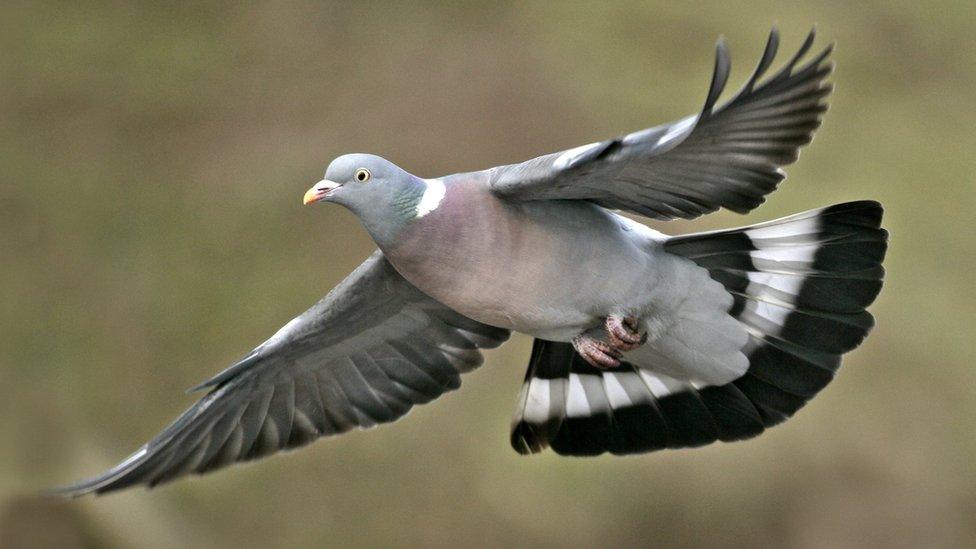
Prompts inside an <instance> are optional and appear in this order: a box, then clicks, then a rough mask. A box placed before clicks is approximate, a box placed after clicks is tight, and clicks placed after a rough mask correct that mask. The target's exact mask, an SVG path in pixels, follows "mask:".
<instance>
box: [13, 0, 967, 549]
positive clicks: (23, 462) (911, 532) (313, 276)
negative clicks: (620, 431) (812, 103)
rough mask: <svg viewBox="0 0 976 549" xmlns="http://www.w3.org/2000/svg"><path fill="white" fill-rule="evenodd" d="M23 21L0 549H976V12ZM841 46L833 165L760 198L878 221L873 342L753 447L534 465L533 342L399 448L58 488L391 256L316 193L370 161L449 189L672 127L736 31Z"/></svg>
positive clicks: (371, 443)
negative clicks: (868, 212)
mask: <svg viewBox="0 0 976 549" xmlns="http://www.w3.org/2000/svg"><path fill="white" fill-rule="evenodd" d="M157 4H159V3H150V2H145V3H141V4H140V3H126V2H118V3H100V2H99V3H91V4H88V5H87V6H82V5H78V4H72V3H63V2H4V4H3V7H2V8H0V10H2V17H0V107H2V113H3V114H2V115H0V174H2V176H0V177H2V179H0V440H2V441H3V442H2V445H0V546H3V547H16V546H31V547H39V546H43V545H45V544H54V545H56V546H59V547H73V546H92V547H95V546H97V547H102V546H110V547H111V546H116V547H130V546H137V547H173V546H203V547H214V546H245V547H263V546H272V545H282V546H367V547H370V546H374V547H384V546H429V547H436V546H458V545H469V546H505V545H520V546H537V547H547V546H564V547H586V546H589V547H594V546H649V545H653V546H674V547H682V546H696V547H702V546H716V547H725V546H729V545H745V544H765V545H773V546H794V547H843V546H906V547H917V546H930V547H931V546H961V547H971V546H973V544H974V543H976V518H974V517H976V466H974V461H976V459H974V458H976V436H974V432H976V383H974V368H973V356H974V355H976V352H974V351H976V349H974V343H973V342H974V336H976V333H974V319H976V299H974V298H973V292H972V285H973V278H972V273H973V272H976V259H974V258H976V253H974V251H976V250H974V246H976V235H974V231H973V221H974V218H973V211H976V198H974V197H976V185H974V183H973V181H974V167H976V162H974V153H973V151H974V150H976V131H974V130H973V128H974V122H976V120H974V116H973V109H974V106H976V92H974V89H976V41H974V40H973V38H972V29H973V27H974V24H976V5H974V3H973V2H971V1H968V0H967V1H959V2H941V3H924V2H915V1H909V0H904V1H898V2H857V3H851V2H829V3H818V4H816V5H815V4H812V3H806V4H803V5H792V4H791V5H788V6H787V5H781V4H780V3H774V2H750V3H748V4H745V5H734V4H732V3H727V2H712V3H708V4H707V5H697V6H695V7H692V6H690V5H687V6H686V5H685V4H683V3H673V2H665V1H659V2H621V3H615V4H613V5H606V4H605V3H603V2H580V3H572V4H570V3H560V4H550V3H543V2H500V3H498V2H491V3H483V4H477V3H472V4H463V5H457V6H454V5H452V6H443V5H438V4H436V3H430V4H411V5H409V6H408V5H407V4H405V3H404V4H356V5H353V4H351V3H318V2H315V3H289V4H275V3H258V4H252V5H249V6H247V7H245V6H243V5H242V4H240V3H226V4H223V5H221V4H217V5H214V4H209V5H208V6H207V7H201V6H199V5H193V7H184V8H181V7H176V6H173V5H157ZM774 22H777V23H779V25H780V29H781V31H782V35H783V48H782V50H781V54H782V55H786V54H789V53H792V51H793V50H794V49H795V48H796V47H797V46H798V45H799V43H800V41H801V40H802V39H803V37H804V35H805V33H806V32H807V30H808V29H809V27H810V26H811V25H812V24H813V23H817V24H818V27H819V31H820V43H821V44H824V43H826V42H827V41H831V40H833V41H836V43H837V51H836V55H835V59H836V62H837V70H836V73H835V75H834V77H833V80H834V82H835V83H836V88H837V89H836V91H835V93H834V95H833V98H832V109H831V111H830V112H829V113H828V115H827V117H826V120H825V123H824V126H823V128H822V129H821V130H820V132H819V134H818V137H817V139H816V141H815V142H814V144H813V145H812V146H810V147H808V148H807V149H805V151H804V154H803V157H802V158H801V161H800V162H799V163H798V164H797V165H795V166H793V167H791V168H790V169H789V174H790V177H789V179H788V180H787V182H785V183H784V184H783V186H782V187H781V190H779V191H778V192H777V193H775V194H774V195H772V196H771V197H770V199H769V201H768V203H767V204H766V205H765V206H763V207H762V208H760V209H759V210H757V211H756V212H754V213H753V214H751V215H750V216H748V217H745V218H743V217H740V216H736V215H733V214H729V213H721V214H717V215H713V216H710V217H707V218H705V219H702V220H700V221H698V222H695V223H672V224H656V225H655V228H657V229H659V230H664V231H666V232H686V231H692V230H705V229H712V228H718V227H724V226H730V225H740V224H744V223H748V222H758V221H762V220H767V219H772V218H775V217H779V216H782V215H786V214H789V213H793V212H796V211H799V210H805V209H809V208H814V207H818V206H823V205H827V204H831V203H835V202H840V201H845V200H853V199H860V198H874V199H877V200H880V201H881V202H883V203H884V205H885V206H886V208H887V217H886V226H887V228H888V229H889V230H890V231H891V235H892V240H891V248H890V251H889V255H888V260H887V262H886V266H887V268H888V279H887V283H886V287H885V290H884V291H883V293H882V294H881V297H880V299H879V300H878V302H877V303H876V304H875V306H874V307H873V308H872V311H873V312H874V314H875V315H876V317H877V319H878V326H877V328H876V329H875V331H874V333H873V334H872V336H871V337H870V338H868V340H867V342H866V343H865V345H864V346H863V347H862V348H861V349H859V350H857V351H855V352H853V353H851V354H850V355H849V356H848V358H847V359H846V362H845V367H844V368H842V370H841V371H840V374H839V376H838V378H837V379H836V380H835V382H834V383H833V384H832V385H831V386H830V387H829V388H828V389H826V390H825V391H824V392H823V393H822V394H821V395H820V396H819V397H818V398H817V399H815V400H814V401H813V402H812V403H811V404H810V405H809V406H808V407H807V408H805V409H804V410H802V411H801V412H800V413H799V414H798V415H797V416H796V417H795V418H794V419H792V420H791V421H789V422H788V423H786V424H784V425H783V426H780V427H777V428H775V429H773V430H771V431H769V432H767V433H766V434H764V435H763V436H762V437H760V438H758V439H755V440H752V441H749V442H744V443H737V444H731V445H727V444H717V445H713V446H710V447H706V448H702V449H697V450H689V451H670V452H663V453H656V454H650V455H645V456H641V457H633V458H612V457H601V458H597V459H568V458H559V457H557V456H555V455H554V454H552V453H547V454H545V455H540V456H535V457H530V458H525V457H520V456H518V455H516V454H515V452H513V451H512V450H511V449H510V448H509V445H508V428H509V418H510V414H511V413H512V411H513V407H514V402H515V396H516V393H517V391H518V389H519V386H520V383H521V379H522V375H523V371H524V370H523V369H524V366H525V364H526V361H527V356H528V350H529V346H530V340H529V339H528V338H526V337H515V338H514V339H513V340H512V342H511V343H510V344H508V345H506V346H505V347H504V348H502V349H500V350H497V351H493V352H490V353H489V354H488V359H487V363H486V365H485V366H484V367H482V368H481V369H480V370H478V371H477V372H475V373H473V374H470V375H468V376H467V377H466V378H465V383H464V387H463V388H462V389H461V390H460V391H458V392H455V393H451V394H449V395H447V396H446V397H444V398H442V399H441V400H439V401H437V402H436V403H434V404H432V405H429V406H424V407H419V408H417V409H415V410H414V411H413V412H412V413H411V414H410V415H409V416H408V417H407V418H405V419H404V420H402V421H401V422H399V423H397V424H395V425H393V426H383V427H380V428H378V429H375V430H373V431H371V432H354V433H351V434H348V435H346V436H343V437H340V438H335V439H328V440H323V441H320V442H318V443H317V444H314V445H312V446H311V447H308V448H306V449H303V450H301V451H299V452H296V453H292V454H288V455H285V456H279V457H275V458H272V459H269V460H265V461H261V462H259V463H256V464H252V465H248V466H243V467H237V468H233V469H229V470H224V471H222V472H220V473H216V474H213V475H210V476H207V477H203V478H192V479H189V480H184V481H181V482H178V483H175V484H171V485H168V486H166V487H163V488H160V489H158V490H155V491H151V492H146V491H144V490H141V489H137V490H131V491H127V492H124V493H119V494H115V495H111V496H108V497H104V498H97V499H94V498H88V499H84V500H78V501H74V502H55V501H48V500H44V499H38V498H36V497H35V496H32V495H31V494H32V493H35V492H36V491H37V490H38V489H40V488H43V487H47V486H51V485H55V484H59V483H64V482H67V481H71V480H75V479H77V478H79V477H82V476H87V475H90V474H93V473H96V472H98V471H100V470H102V469H104V468H106V467H108V466H110V465H112V464H114V463H115V462H116V461H118V460H119V459H120V458H123V457H125V456H126V455H128V453H129V452H130V451H132V450H133V449H135V448H136V447H137V446H138V445H139V444H141V443H142V442H143V441H144V440H146V439H148V438H149V437H150V436H152V435H154V434H155V433H156V432H157V431H158V430H159V429H160V428H161V427H162V426H163V425H164V424H166V423H168V422H169V420H170V419H171V418H172V417H173V416H175V415H176V414H177V413H179V412H180V411H182V409H184V408H185V407H186V406H188V405H189V404H190V403H191V402H192V397H190V396H186V395H184V394H183V390H184V389H185V388H187V387H189V386H191V385H193V384H195V383H197V382H199V381H201V380H202V379H204V378H207V377H209V376H210V375H211V374H213V373H214V372H216V371H217V370H219V369H222V368H223V367H224V366H226V365H228V364H229V363H231V362H233V361H234V360H235V359H237V358H239V357H240V356H242V355H243V354H244V353H245V352H246V351H248V350H249V349H250V348H251V347H252V346H254V345H255V344H257V343H259V342H260V341H262V340H263V339H264V338H265V337H267V336H268V335H270V334H271V333H273V332H274V331H275V330H276V329H277V328H278V327H279V326H280V325H282V324H283V323H284V322H286V321H287V320H288V319H290V318H291V317H292V316H294V315H295V314H296V313H298V312H300V311H302V310H304V309H305V308H306V307H307V306H308V305H310V304H311V303H312V302H313V301H315V300H317V299H318V298H319V297H320V296H322V295H323V294H325V292H326V291H327V290H328V289H329V288H331V287H332V286H333V285H334V284H336V283H337V282H338V281H339V280H341V279H342V277H344V276H345V274H346V273H348V272H349V271H350V270H351V269H352V268H354V267H355V266H356V265H357V264H358V263H359V262H360V261H361V260H362V259H363V258H365V257H366V255H368V253H369V252H370V251H371V250H372V249H373V245H372V243H371V241H370V240H369V237H368V236H367V235H366V233H365V232H364V231H363V229H362V228H361V227H360V226H359V225H358V223H357V222H356V221H355V219H354V218H353V217H352V216H351V215H350V214H348V213H347V212H345V211H344V210H341V209H340V208H337V207H334V206H332V207H319V208H302V207H301V201H300V198H301V195H302V193H303V192H304V191H305V189H306V188H307V187H308V186H309V185H310V184H311V183H313V182H314V181H316V180H317V179H318V178H319V177H320V174H321V173H322V171H323V169H324V167H325V166H326V164H327V163H328V162H329V161H330V160H331V159H332V158H334V157H335V156H337V155H339V154H342V153H346V152H360V151H361V152H373V153H377V154H381V155H384V156H386V157H387V158H390V159H391V160H393V161H395V162H397V163H399V164H400V165H402V166H403V167H405V168H406V169H408V170H410V171H412V172H414V173H416V174H418V175H421V176H432V175H441V174H446V173H452V172H456V171H466V170H474V169H481V168H485V167H489V166H493V165H496V164H501V163H511V162H515V161H519V160H522V159H525V158H529V157H532V156H535V155H538V154H542V153H546V152H551V151H555V150H559V149H564V148H568V147H572V146H575V145H579V144H582V143H587V142H590V141H594V140H596V139H602V138H605V137H608V136H611V135H614V134H618V133H622V132H627V131H632V130H636V129H640V128H643V127H646V126H649V125H654V124H657V123H660V122H665V121H668V120H673V119H676V118H678V117H680V116H683V115H685V114H687V113H690V112H694V111H695V110H696V109H697V108H698V107H699V106H700V104H701V102H702V100H703V98H704V95H705V91H706V87H707V85H708V81H709V78H710V75H711V67H712V55H713V44H714V41H715V39H716V37H717V36H718V35H719V34H725V36H726V37H727V39H728V42H729V45H730V47H731V49H732V54H733V67H734V72H733V75H732V83H733V85H735V84H737V83H739V82H741V81H743V80H744V79H745V78H746V77H747V76H748V73H749V71H751V69H752V67H753V66H754V63H755V62H756V60H757V59H758V56H759V54H760V52H761V50H762V46H763V43H764V40H765V37H766V34H767V32H768V29H769V27H770V25H771V24H772V23H774Z"/></svg>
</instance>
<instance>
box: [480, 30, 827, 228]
mask: <svg viewBox="0 0 976 549" xmlns="http://www.w3.org/2000/svg"><path fill="white" fill-rule="evenodd" d="M813 39H814V32H813V31H811V32H810V34H809V36H808V37H807V39H806V41H805V42H804V43H803V45H802V46H801V47H800V50H799V51H798V52H797V53H796V54H795V55H794V56H793V58H792V59H790V61H789V62H788V63H786V65H785V66H784V67H783V68H782V69H781V70H779V71H778V72H777V73H776V74H774V75H772V76H770V77H769V78H766V79H765V80H763V81H762V82H760V80H761V79H762V77H763V75H764V74H765V73H766V71H767V70H768V69H769V67H770V65H771V64H772V62H773V58H774V57H775V55H776V50H777V48H778V46H779V34H778V32H777V30H776V29H775V28H774V29H773V30H772V31H771V32H770V35H769V40H768V41H767V43H766V48H765V50H764V52H763V55H762V58H761V60H760V61H759V65H758V66H757V67H756V69H755V71H754V72H753V74H752V76H751V78H749V80H748V82H746V84H745V86H744V87H743V88H742V89H741V90H740V91H739V92H738V93H737V94H736V95H735V96H733V98H732V99H731V100H729V101H728V102H726V103H724V104H723V105H721V106H716V104H717V102H718V98H719V95H721V93H722V91H723V89H724V88H725V84H726V82H727V80H728V77H729V69H730V66H731V64H730V61H729V54H728V50H727V48H726V46H725V43H724V41H723V40H721V39H720V40H719V42H718V45H717V47H716V49H717V52H716V61H715V72H714V75H713V77H712V84H711V87H710V89H709V92H708V96H707V98H706V100H705V106H704V108H703V109H702V111H701V112H700V113H699V114H697V115H691V116H688V117H685V118H683V119H681V120H679V121H677V122H674V123H671V124H665V125H662V126H657V127H654V128H649V129H646V130H642V131H638V132H634V133H631V134H628V135H625V136H622V137H617V138H614V139H609V140H606V141H602V142H599V143H591V144H589V145H583V146H581V147H577V148H575V149H570V150H568V151H563V152H558V153H553V154H549V155H546V156H540V157H538V158H534V159H532V160H528V161H526V162H523V163H521V164H513V165H509V166H500V167H497V168H492V169H491V170H489V181H490V186H491V190H492V192H493V193H494V194H496V195H497V196H499V197H502V198H505V199H508V200H516V201H521V200H552V199H578V200H590V201H593V202H596V203H597V204H600V205H601V206H604V207H607V208H613V209H622V210H630V211H632V212H636V213H639V214H642V215H645V216H648V217H652V218H655V219H674V218H684V219H693V218H696V217H698V216H700V215H702V214H706V213H710V212H714V211H716V210H718V209H719V208H727V209H729V210H732V211H735V212H739V213H745V212H748V211H750V210H752V209H754V208H756V207H757V206H759V204H761V203H762V202H763V200H764V196H765V195H766V194H768V193H770V192H772V191H773V190H774V189H775V188H776V185H777V184H779V182H780V181H782V180H783V178H784V177H786V176H785V174H784V173H783V171H782V169H781V167H782V166H785V165H787V164H791V163H793V162H794V161H796V159H797V157H798V154H799V148H800V147H801V146H803V145H805V144H807V143H809V142H810V141H811V139H813V132H814V130H816V129H817V128H818V127H819V126H820V119H821V116H822V114H823V112H824V111H826V110H827V104H826V102H825V98H826V96H827V95H828V94H829V93H830V90H831V85H830V83H828V82H827V81H826V78H827V76H828V75H829V74H830V72H831V70H832V65H831V63H830V62H828V61H827V57H828V56H829V54H830V52H831V49H832V46H828V47H827V48H826V49H824V50H823V51H822V52H821V53H819V54H818V55H816V56H814V57H813V58H812V59H811V60H810V61H808V62H806V63H805V64H803V65H802V66H798V65H799V61H800V59H801V58H803V57H804V55H805V54H806V53H807V51H808V50H809V49H810V46H812V44H813Z"/></svg>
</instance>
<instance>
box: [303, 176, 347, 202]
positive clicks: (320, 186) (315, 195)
mask: <svg viewBox="0 0 976 549" xmlns="http://www.w3.org/2000/svg"><path fill="white" fill-rule="evenodd" d="M339 187H340V185H339V184H338V183H336V182H335V181H329V180H328V179H323V180H322V181H319V182H318V183H316V184H315V185H312V188H311V189H309V190H307V191H305V197H304V198H302V204H305V205H308V204H312V203H313V202H318V201H319V200H322V199H323V198H325V197H326V196H328V194H329V193H330V192H332V191H334V190H336V189H338V188H339Z"/></svg>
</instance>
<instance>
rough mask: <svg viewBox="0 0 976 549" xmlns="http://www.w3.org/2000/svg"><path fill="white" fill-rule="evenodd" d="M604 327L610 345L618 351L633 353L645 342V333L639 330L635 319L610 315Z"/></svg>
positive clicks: (638, 322) (637, 321)
mask: <svg viewBox="0 0 976 549" xmlns="http://www.w3.org/2000/svg"><path fill="white" fill-rule="evenodd" d="M605 325H606V329H607V335H608V336H609V338H610V344H611V345H613V346H614V347H615V348H617V349H619V350H620V351H624V352H626V351H633V350H634V349H636V348H638V347H640V346H641V345H643V344H644V342H645V341H647V332H642V331H641V330H640V329H639V326H640V321H639V320H638V319H637V317H633V316H628V317H622V316H616V315H611V316H608V317H607V320H606V323H605Z"/></svg>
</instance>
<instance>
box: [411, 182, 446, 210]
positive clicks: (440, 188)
mask: <svg viewBox="0 0 976 549" xmlns="http://www.w3.org/2000/svg"><path fill="white" fill-rule="evenodd" d="M445 194H447V187H445V186H444V183H442V182H441V181H440V180H438V179H429V180H427V188H426V189H425V190H424V195H423V196H422V197H420V202H418V203H417V217H423V216H425V215H427V214H429V213H430V212H432V211H434V210H436V209H437V207H438V206H440V205H441V201H442V200H444V195H445Z"/></svg>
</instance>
